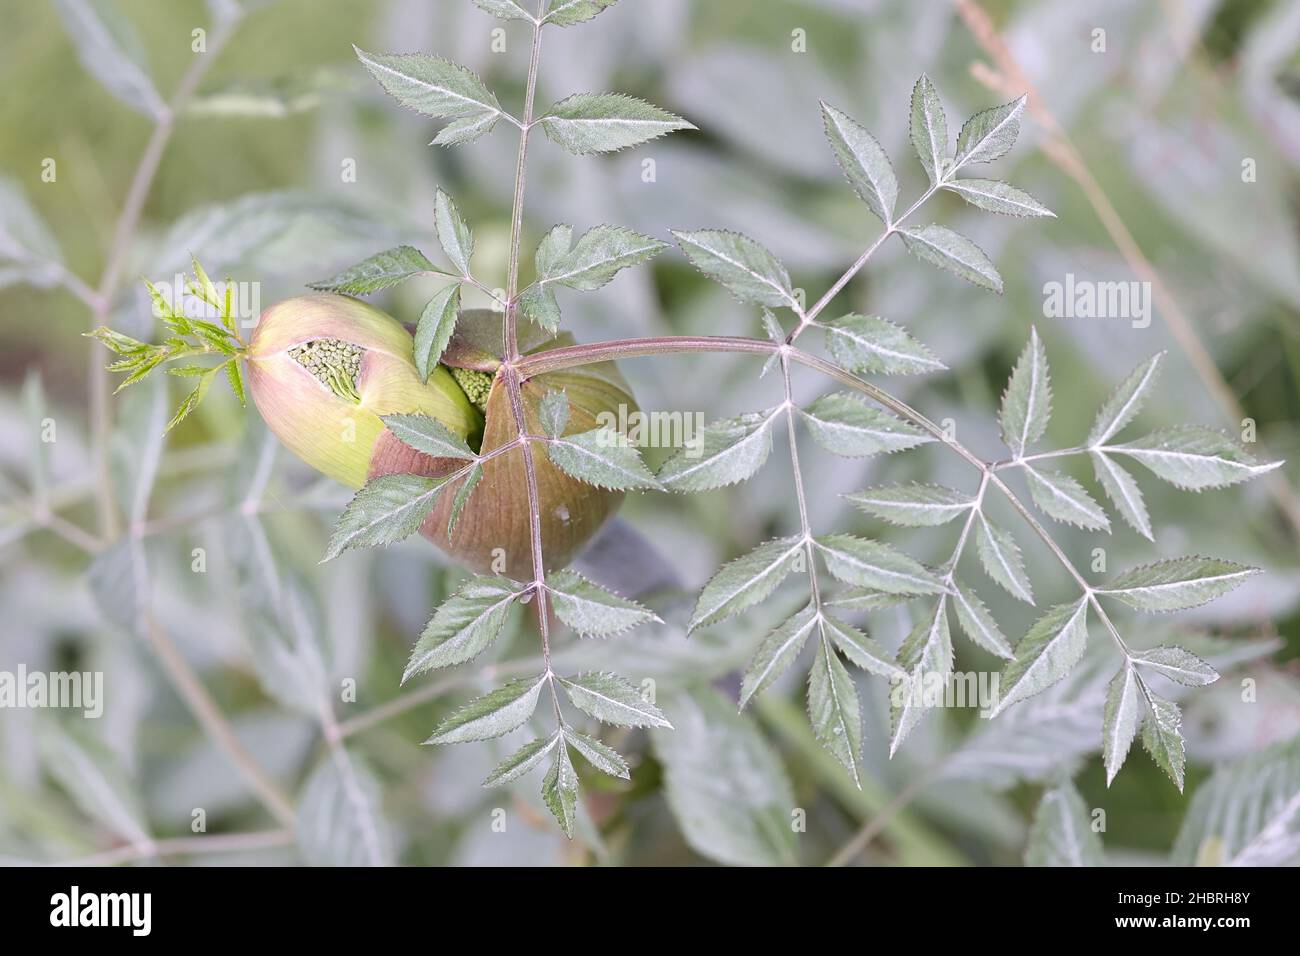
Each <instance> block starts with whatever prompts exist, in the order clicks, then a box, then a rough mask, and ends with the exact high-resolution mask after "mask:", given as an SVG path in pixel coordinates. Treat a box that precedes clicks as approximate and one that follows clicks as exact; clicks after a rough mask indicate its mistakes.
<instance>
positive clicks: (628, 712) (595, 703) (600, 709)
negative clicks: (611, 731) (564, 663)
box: [559, 671, 672, 730]
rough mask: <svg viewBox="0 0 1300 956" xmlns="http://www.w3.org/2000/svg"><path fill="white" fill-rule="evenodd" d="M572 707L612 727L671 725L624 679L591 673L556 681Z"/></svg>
mask: <svg viewBox="0 0 1300 956" xmlns="http://www.w3.org/2000/svg"><path fill="white" fill-rule="evenodd" d="M559 681H560V685H561V686H562V687H563V688H564V690H565V693H567V694H568V695H569V700H571V701H572V702H573V706H574V707H577V708H578V709H579V710H580V711H582V712H583V713H584V714H586V715H587V716H589V717H594V718H596V719H597V720H599V721H601V722H602V723H606V724H613V725H614V726H616V727H664V728H667V729H669V730H671V729H672V724H670V723H668V719H667V718H666V717H664V715H663V712H662V711H660V710H659V708H658V707H656V706H655V705H654V704H652V703H650V701H648V700H646V699H645V697H644V696H643V695H642V694H641V692H640V691H638V690H637V689H636V688H635V687H634V686H632V684H631V683H630V682H629V681H628V680H627V678H625V677H619V676H618V675H617V674H612V673H609V672H600V673H597V672H594V671H593V672H591V673H588V674H579V675H577V676H576V677H570V678H565V677H561V678H559Z"/></svg>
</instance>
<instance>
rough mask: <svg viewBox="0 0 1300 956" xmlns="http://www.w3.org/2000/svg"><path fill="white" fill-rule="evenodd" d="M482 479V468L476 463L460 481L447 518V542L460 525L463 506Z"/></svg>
mask: <svg viewBox="0 0 1300 956" xmlns="http://www.w3.org/2000/svg"><path fill="white" fill-rule="evenodd" d="M482 478H483V466H482V465H480V464H477V463H476V464H475V465H474V467H473V468H471V469H470V470H469V474H468V475H466V476H465V478H464V480H462V481H461V483H460V487H459V488H457V489H456V497H455V498H453V499H451V514H449V515H448V516H447V540H448V541H450V540H451V538H452V535H454V534H455V533H456V526H457V525H458V524H460V516H461V514H462V513H463V512H464V511H465V505H466V504H468V503H469V499H470V495H472V494H474V489H475V488H476V487H478V483H479V482H480V481H481V480H482Z"/></svg>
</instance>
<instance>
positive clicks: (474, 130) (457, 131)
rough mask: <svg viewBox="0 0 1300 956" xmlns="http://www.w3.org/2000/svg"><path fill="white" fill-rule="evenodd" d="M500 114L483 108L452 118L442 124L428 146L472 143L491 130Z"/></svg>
mask: <svg viewBox="0 0 1300 956" xmlns="http://www.w3.org/2000/svg"><path fill="white" fill-rule="evenodd" d="M500 116H501V114H499V113H494V112H491V111H489V110H485V111H483V112H482V113H474V114H472V115H470V116H466V117H465V118H464V119H458V120H453V121H452V122H450V123H448V124H447V125H446V126H444V127H443V128H442V129H441V130H440V131H439V133H438V135H437V136H435V137H434V138H433V141H432V142H431V143H429V145H430V146H461V145H463V144H465V143H472V142H474V140H476V139H478V138H479V137H480V136H484V135H486V134H488V133H490V132H492V129H493V127H495V126H496V125H497V120H498V119H499V118H500Z"/></svg>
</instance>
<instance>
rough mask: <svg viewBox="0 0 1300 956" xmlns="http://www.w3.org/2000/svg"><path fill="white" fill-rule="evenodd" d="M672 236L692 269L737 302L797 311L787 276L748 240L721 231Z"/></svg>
mask: <svg viewBox="0 0 1300 956" xmlns="http://www.w3.org/2000/svg"><path fill="white" fill-rule="evenodd" d="M673 236H674V237H675V238H676V239H677V242H678V243H679V244H680V245H681V247H682V252H684V253H686V258H688V259H690V260H691V263H692V264H693V265H694V266H695V268H697V269H699V270H700V271H701V272H703V273H704V274H705V275H706V276H708V277H709V278H710V279H713V280H714V281H715V282H718V283H720V284H721V285H722V286H724V287H725V288H726V289H727V291H729V292H730V293H731V294H732V295H734V296H735V297H736V298H737V299H739V300H740V301H742V302H756V303H758V304H759V305H767V306H786V307H788V308H791V309H794V310H795V311H798V310H799V300H798V299H796V298H795V294H794V290H793V289H792V288H791V286H790V273H788V272H787V271H786V269H785V266H783V265H782V264H781V263H780V261H779V260H778V259H777V258H776V256H774V255H772V253H770V252H768V251H767V249H766V248H764V247H763V246H761V245H759V244H758V243H757V242H755V241H754V240H753V239H750V238H749V237H748V236H742V235H741V234H740V233H738V232H727V231H726V230H723V229H700V230H697V231H696V232H677V231H676V230H674V231H673Z"/></svg>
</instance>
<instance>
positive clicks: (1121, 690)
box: [1101, 661, 1145, 787]
mask: <svg viewBox="0 0 1300 956" xmlns="http://www.w3.org/2000/svg"><path fill="white" fill-rule="evenodd" d="M1144 689H1145V688H1143V687H1142V678H1141V677H1140V676H1139V675H1138V673H1137V671H1135V670H1134V669H1133V665H1132V664H1130V663H1128V662H1127V661H1126V662H1125V663H1124V666H1123V667H1121V668H1120V670H1119V673H1117V674H1116V675H1115V677H1114V678H1113V679H1112V680H1111V682H1110V686H1109V687H1108V688H1107V689H1106V707H1105V710H1104V712H1103V716H1102V724H1101V757H1102V762H1103V763H1104V764H1105V766H1106V786H1108V787H1109V786H1110V785H1111V783H1112V782H1113V781H1114V779H1115V775H1116V774H1117V773H1119V768H1120V767H1122V766H1123V765H1124V759H1125V758H1126V757H1127V756H1128V752H1129V748H1130V747H1132V746H1133V739H1134V738H1135V737H1136V736H1137V732H1138V723H1139V721H1140V720H1141V719H1142V708H1143V706H1144V705H1143V703H1142V691H1143V690H1144Z"/></svg>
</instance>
